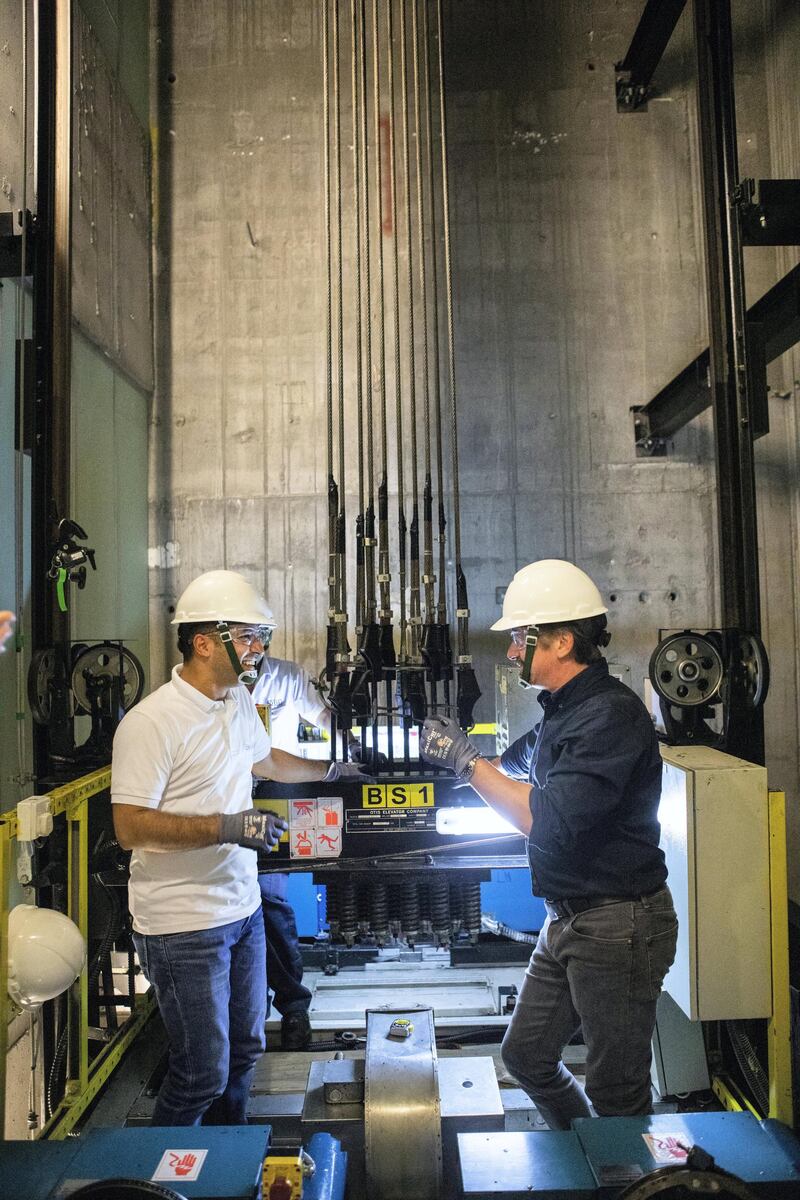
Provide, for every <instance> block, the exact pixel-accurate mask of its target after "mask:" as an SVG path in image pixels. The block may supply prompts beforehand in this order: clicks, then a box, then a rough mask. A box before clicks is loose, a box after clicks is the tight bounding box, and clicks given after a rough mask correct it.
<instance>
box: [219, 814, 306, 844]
mask: <svg viewBox="0 0 800 1200" xmlns="http://www.w3.org/2000/svg"><path fill="white" fill-rule="evenodd" d="M288 828H289V826H288V824H287V823H286V821H284V820H283V818H282V817H277V816H276V815H275V813H273V812H261V811H260V810H259V809H257V808H248V809H246V810H245V812H238V813H223V814H222V816H221V817H220V819H219V840H220V843H222V842H232V843H233V845H234V846H245V847H247V849H248V850H271V849H272V847H273V846H277V844H278V842H279V841H280V840H281V834H282V833H285V832H286V830H287V829H288Z"/></svg>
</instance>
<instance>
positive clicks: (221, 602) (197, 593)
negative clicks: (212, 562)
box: [172, 571, 277, 629]
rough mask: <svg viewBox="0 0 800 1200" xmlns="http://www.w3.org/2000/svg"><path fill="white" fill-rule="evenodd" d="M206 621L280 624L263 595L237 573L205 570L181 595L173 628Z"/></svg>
mask: <svg viewBox="0 0 800 1200" xmlns="http://www.w3.org/2000/svg"><path fill="white" fill-rule="evenodd" d="M207 621H240V622H241V623H242V624H244V625H269V627H270V628H271V629H274V628H275V626H276V625H277V621H276V620H275V615H274V613H273V611H272V609H271V608H270V606H269V605H268V604H267V602H266V600H265V599H264V597H263V596H262V595H261V593H260V592H258V591H256V589H255V588H254V587H253V585H252V583H248V581H247V580H246V579H245V577H244V576H243V575H239V574H238V572H237V571H206V572H205V574H203V575H198V576H197V578H196V579H193V580H192V582H191V583H190V584H189V586H188V587H187V588H186V591H185V592H184V593H183V595H182V596H181V598H180V600H179V601H178V604H177V606H176V609H175V616H174V617H173V619H172V624H173V625H182V624H184V623H186V624H195V623H197V624H199V623H201V622H203V623H205V622H207Z"/></svg>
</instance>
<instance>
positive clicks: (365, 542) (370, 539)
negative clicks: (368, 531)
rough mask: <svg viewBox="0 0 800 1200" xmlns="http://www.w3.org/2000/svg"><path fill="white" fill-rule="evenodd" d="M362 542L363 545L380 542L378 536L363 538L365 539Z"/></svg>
mask: <svg viewBox="0 0 800 1200" xmlns="http://www.w3.org/2000/svg"><path fill="white" fill-rule="evenodd" d="M361 544H362V545H363V546H377V544H378V539H377V538H371V537H365V538H364V539H363V541H362V543H361Z"/></svg>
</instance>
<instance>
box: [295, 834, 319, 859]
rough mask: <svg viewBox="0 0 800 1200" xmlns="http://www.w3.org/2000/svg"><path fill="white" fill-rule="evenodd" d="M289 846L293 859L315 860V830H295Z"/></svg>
mask: <svg viewBox="0 0 800 1200" xmlns="http://www.w3.org/2000/svg"><path fill="white" fill-rule="evenodd" d="M289 845H290V848H291V849H290V853H291V856H292V858H313V857H314V830H313V829H294V828H293V829H292V831H291V835H290V838H289Z"/></svg>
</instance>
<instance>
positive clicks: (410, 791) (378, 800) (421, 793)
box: [361, 783, 434, 808]
mask: <svg viewBox="0 0 800 1200" xmlns="http://www.w3.org/2000/svg"><path fill="white" fill-rule="evenodd" d="M361 807H362V808H433V807H434V800H433V784H432V783H365V784H364V785H363V787H362V788H361Z"/></svg>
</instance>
